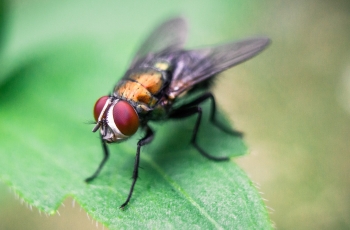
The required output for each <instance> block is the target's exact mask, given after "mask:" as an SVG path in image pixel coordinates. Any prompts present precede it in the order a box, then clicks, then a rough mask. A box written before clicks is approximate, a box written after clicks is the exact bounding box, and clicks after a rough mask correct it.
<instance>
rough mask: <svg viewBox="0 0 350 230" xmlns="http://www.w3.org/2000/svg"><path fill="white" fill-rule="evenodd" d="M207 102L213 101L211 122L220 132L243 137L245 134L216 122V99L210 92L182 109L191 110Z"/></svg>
mask: <svg viewBox="0 0 350 230" xmlns="http://www.w3.org/2000/svg"><path fill="white" fill-rule="evenodd" d="M206 100H210V101H211V110H210V117H209V119H210V122H211V123H213V124H214V125H215V126H216V127H218V128H219V129H220V130H222V131H223V132H225V133H228V134H231V135H234V136H238V137H243V133H241V132H239V131H236V130H233V129H230V128H228V127H227V126H225V125H223V124H221V123H220V122H218V121H217V120H216V117H215V115H216V103H215V98H214V95H213V94H212V93H210V92H207V93H204V94H202V95H201V96H199V97H198V98H196V99H194V100H193V101H191V102H189V103H188V104H185V105H183V106H181V107H180V109H181V108H189V107H192V106H197V105H198V104H200V103H202V102H204V101H206Z"/></svg>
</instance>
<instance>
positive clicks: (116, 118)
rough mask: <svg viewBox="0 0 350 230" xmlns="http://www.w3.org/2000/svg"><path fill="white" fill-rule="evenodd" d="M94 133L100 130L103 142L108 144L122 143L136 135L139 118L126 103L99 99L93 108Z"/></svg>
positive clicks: (106, 98)
mask: <svg viewBox="0 0 350 230" xmlns="http://www.w3.org/2000/svg"><path fill="white" fill-rule="evenodd" d="M94 117H95V121H96V126H95V127H94V129H93V130H92V131H93V132H96V131H97V130H98V129H99V128H100V132H101V135H102V138H103V140H105V141H106V142H108V143H112V142H122V141H124V140H126V139H128V138H129V137H130V136H132V135H133V134H134V133H136V131H137V129H138V127H139V125H140V122H139V116H138V114H137V112H136V110H135V109H134V107H132V105H130V104H129V103H128V102H126V101H123V100H120V99H116V98H113V97H111V96H103V97H101V98H99V99H98V100H97V101H96V103H95V107H94Z"/></svg>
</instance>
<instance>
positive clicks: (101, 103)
mask: <svg viewBox="0 0 350 230" xmlns="http://www.w3.org/2000/svg"><path fill="white" fill-rule="evenodd" d="M108 98H109V97H108V96H103V97H100V98H99V99H98V100H97V101H96V103H95V106H94V118H95V121H97V120H98V117H99V116H100V114H101V112H102V109H103V107H104V106H105V104H106V101H107V100H108Z"/></svg>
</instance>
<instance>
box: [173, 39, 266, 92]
mask: <svg viewBox="0 0 350 230" xmlns="http://www.w3.org/2000/svg"><path fill="white" fill-rule="evenodd" d="M269 43H270V39H268V38H264V37H259V38H250V39H245V40H242V41H236V42H231V43H227V44H224V45H220V46H216V47H212V48H205V49H199V50H189V51H183V52H182V53H181V54H180V57H179V59H178V61H177V66H176V68H175V70H174V75H173V79H172V81H171V84H170V86H169V88H168V91H167V94H168V95H169V96H170V97H176V96H178V95H179V94H181V93H182V92H184V91H187V90H189V89H191V88H192V86H193V85H195V84H198V83H199V82H202V81H204V80H206V79H208V78H210V77H212V76H214V75H215V74H218V73H220V72H222V71H224V70H226V69H228V68H231V67H233V66H235V65H237V64H239V63H241V62H243V61H245V60H247V59H249V58H252V57H253V56H255V55H257V54H258V53H259V52H261V51H262V50H263V49H264V48H265V47H266V46H267V45H268V44H269Z"/></svg>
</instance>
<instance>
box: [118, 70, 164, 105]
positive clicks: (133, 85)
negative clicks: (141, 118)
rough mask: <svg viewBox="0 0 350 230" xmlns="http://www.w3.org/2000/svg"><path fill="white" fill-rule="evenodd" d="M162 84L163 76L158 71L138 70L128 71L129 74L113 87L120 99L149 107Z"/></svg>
mask: <svg viewBox="0 0 350 230" xmlns="http://www.w3.org/2000/svg"><path fill="white" fill-rule="evenodd" d="M163 85H164V78H163V76H162V73H161V72H160V71H157V70H154V69H146V70H140V71H135V72H132V73H130V74H129V76H127V77H126V78H124V79H123V80H121V81H120V82H119V84H118V85H117V86H116V87H115V89H114V94H115V96H117V97H119V98H121V99H124V100H127V101H132V102H134V103H135V104H136V105H139V104H140V106H141V107H144V106H146V107H148V109H151V108H153V107H154V106H155V104H156V103H157V101H158V98H157V97H156V96H155V95H157V94H158V93H159V92H160V90H161V89H162V88H163ZM145 110H147V108H145Z"/></svg>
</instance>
